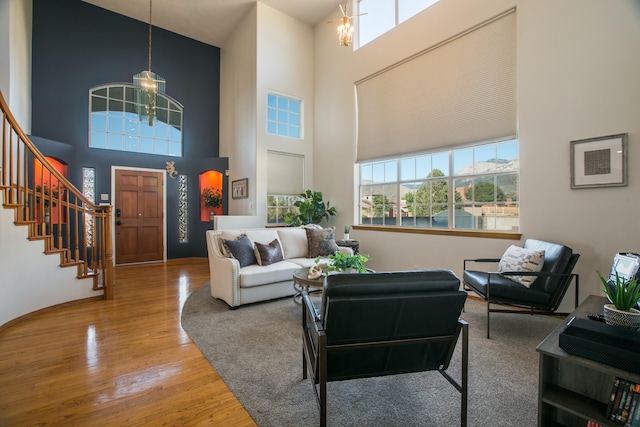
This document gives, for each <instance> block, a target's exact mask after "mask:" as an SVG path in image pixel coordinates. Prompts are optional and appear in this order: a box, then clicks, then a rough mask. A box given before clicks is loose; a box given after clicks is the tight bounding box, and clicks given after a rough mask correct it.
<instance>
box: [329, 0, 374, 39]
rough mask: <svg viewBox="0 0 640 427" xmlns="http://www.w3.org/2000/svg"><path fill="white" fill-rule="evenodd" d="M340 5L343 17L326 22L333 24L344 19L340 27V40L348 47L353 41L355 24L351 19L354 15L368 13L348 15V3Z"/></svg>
mask: <svg viewBox="0 0 640 427" xmlns="http://www.w3.org/2000/svg"><path fill="white" fill-rule="evenodd" d="M339 6H340V12H342V18H338V19H333V20H331V21H327V22H326V23H327V24H331V23H333V22H340V21H342V24H341V25H340V26H339V27H338V42H339V43H340V45H341V46H345V47H347V46H349V45H350V44H351V42H352V41H353V25H352V24H351V22H350V21H351V20H352V19H353V18H354V17H356V16H362V15H366V13H361V14H358V15H352V16H348V15H347V6H348V3H345V4H344V6H343V5H339Z"/></svg>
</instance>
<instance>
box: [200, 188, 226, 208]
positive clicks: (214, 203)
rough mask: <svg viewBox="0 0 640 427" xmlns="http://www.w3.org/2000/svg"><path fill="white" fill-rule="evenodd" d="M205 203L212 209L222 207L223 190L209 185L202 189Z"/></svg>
mask: <svg viewBox="0 0 640 427" xmlns="http://www.w3.org/2000/svg"><path fill="white" fill-rule="evenodd" d="M202 200H204V205H205V206H206V207H208V208H210V209H214V208H217V207H220V205H221V204H222V192H220V190H219V189H217V188H215V187H207V188H205V189H204V190H202Z"/></svg>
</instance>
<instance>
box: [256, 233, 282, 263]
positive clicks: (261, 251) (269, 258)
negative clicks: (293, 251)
mask: <svg viewBox="0 0 640 427" xmlns="http://www.w3.org/2000/svg"><path fill="white" fill-rule="evenodd" d="M255 246H256V251H255V254H256V258H257V260H258V264H260V265H269V264H273V263H276V262H278V261H282V260H283V259H284V257H283V256H282V248H281V247H280V242H279V241H278V239H273V240H272V241H271V242H270V243H269V244H268V245H264V244H262V243H260V242H256V243H255Z"/></svg>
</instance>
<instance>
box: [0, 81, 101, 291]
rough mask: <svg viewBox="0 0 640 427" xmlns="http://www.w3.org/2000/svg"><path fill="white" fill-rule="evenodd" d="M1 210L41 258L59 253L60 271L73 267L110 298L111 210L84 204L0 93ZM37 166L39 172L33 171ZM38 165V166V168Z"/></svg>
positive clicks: (85, 200)
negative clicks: (24, 230) (39, 243)
mask: <svg viewBox="0 0 640 427" xmlns="http://www.w3.org/2000/svg"><path fill="white" fill-rule="evenodd" d="M0 110H1V111H2V116H3V120H2V152H1V153H0V155H1V159H2V164H1V165H0V191H2V193H3V196H4V198H3V200H4V207H5V208H12V209H14V212H15V213H14V215H15V221H14V223H15V224H16V225H25V226H27V227H28V236H29V239H30V240H43V241H44V251H45V253H51V254H55V253H58V254H60V266H61V267H69V266H76V268H77V270H78V274H77V276H78V278H93V289H95V290H100V289H102V290H103V291H104V297H105V298H106V299H112V298H113V295H114V294H113V286H114V267H113V244H112V239H111V236H112V228H111V227H112V226H111V224H112V222H111V221H112V219H111V206H100V205H96V204H94V203H93V202H91V201H90V200H88V199H87V198H86V197H85V196H84V195H83V194H82V192H81V191H80V190H78V189H77V188H76V187H75V186H74V185H73V184H72V183H71V182H70V181H69V180H68V179H67V178H65V177H64V176H63V175H62V174H61V173H60V172H58V171H57V170H56V169H55V167H54V166H53V165H52V164H51V163H50V162H49V161H48V160H47V159H46V158H45V156H44V155H43V154H42V153H41V152H40V151H39V150H38V149H37V148H36V146H35V145H34V144H33V142H32V141H31V140H30V139H29V138H28V137H27V135H26V134H25V133H24V132H23V131H22V129H21V128H20V126H19V125H18V123H17V121H16V119H15V117H14V116H13V114H12V113H11V111H9V107H8V105H7V103H6V102H5V99H4V97H3V95H2V93H1V92H0ZM38 162H39V163H40V164H41V165H42V167H37V168H36V166H35V165H36V164H38ZM38 166H39V165H38Z"/></svg>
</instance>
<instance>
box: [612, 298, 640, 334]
mask: <svg viewBox="0 0 640 427" xmlns="http://www.w3.org/2000/svg"><path fill="white" fill-rule="evenodd" d="M604 321H605V323H606V324H607V325H612V326H621V327H623V328H630V329H637V328H640V311H638V310H636V309H635V308H632V309H631V310H630V311H622V310H618V309H617V308H616V307H615V306H614V305H613V304H605V305H604Z"/></svg>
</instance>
